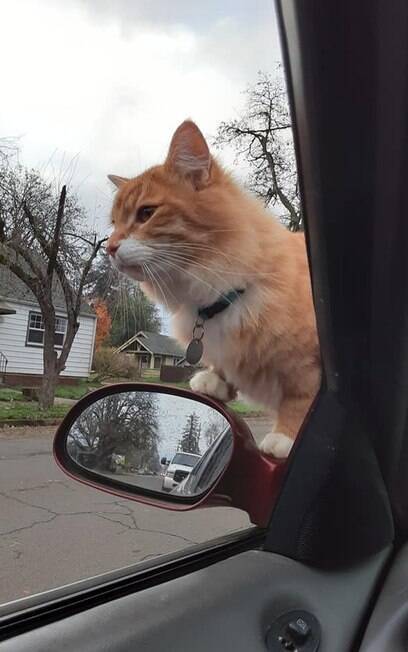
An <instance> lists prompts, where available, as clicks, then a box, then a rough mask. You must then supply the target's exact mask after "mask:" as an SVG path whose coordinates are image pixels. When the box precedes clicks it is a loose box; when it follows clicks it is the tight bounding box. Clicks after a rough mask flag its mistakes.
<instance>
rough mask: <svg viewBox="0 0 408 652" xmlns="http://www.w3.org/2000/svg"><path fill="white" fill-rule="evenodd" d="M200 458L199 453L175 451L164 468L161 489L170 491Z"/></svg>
mask: <svg viewBox="0 0 408 652" xmlns="http://www.w3.org/2000/svg"><path fill="white" fill-rule="evenodd" d="M200 458H201V455H195V454H194V453H183V452H178V453H176V454H175V455H174V457H173V458H172V460H171V462H170V464H169V465H168V467H167V469H166V472H165V475H164V478H163V484H162V489H163V491H172V489H174V488H175V487H177V485H178V484H180V482H182V481H183V480H184V479H185V478H187V476H188V475H189V474H190V472H191V471H192V469H193V468H194V466H195V465H196V464H197V462H198V461H199V459H200Z"/></svg>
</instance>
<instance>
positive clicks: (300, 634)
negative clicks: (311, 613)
mask: <svg viewBox="0 0 408 652" xmlns="http://www.w3.org/2000/svg"><path fill="white" fill-rule="evenodd" d="M286 631H287V633H288V634H289V636H290V638H291V639H292V641H293V642H294V643H297V644H298V645H299V644H300V645H301V644H302V643H304V642H305V641H306V639H307V637H308V636H309V634H310V626H309V625H308V624H307V622H306V621H305V620H303V618H297V619H296V620H292V621H291V622H290V623H288V626H287V628H286Z"/></svg>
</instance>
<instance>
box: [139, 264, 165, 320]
mask: <svg viewBox="0 0 408 652" xmlns="http://www.w3.org/2000/svg"><path fill="white" fill-rule="evenodd" d="M150 264H152V261H150ZM142 269H143V270H144V271H145V272H147V275H148V277H149V279H150V282H151V283H152V284H153V286H154V285H156V286H157V288H158V290H159V292H160V294H161V295H162V297H163V301H164V304H165V306H166V307H167V311H168V312H169V313H170V306H169V304H168V301H167V297H166V295H165V293H164V291H163V288H162V286H161V284H160V281H159V280H158V279H157V276H156V274H155V273H154V272H153V270H152V268H151V267H150V266H149V265H148V264H147V263H144V264H143V265H142Z"/></svg>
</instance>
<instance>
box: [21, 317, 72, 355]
mask: <svg viewBox="0 0 408 652" xmlns="http://www.w3.org/2000/svg"><path fill="white" fill-rule="evenodd" d="M66 332H67V320H66V319H65V317H56V318H55V334H54V345H55V346H56V347H58V348H60V347H62V345H63V344H64V338H65V333H66ZM27 345H30V346H43V345H44V320H43V318H42V314H41V313H40V312H30V314H29V316H28V329H27Z"/></svg>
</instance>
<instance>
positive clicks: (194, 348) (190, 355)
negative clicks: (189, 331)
mask: <svg viewBox="0 0 408 652" xmlns="http://www.w3.org/2000/svg"><path fill="white" fill-rule="evenodd" d="M203 348H204V347H203V343H202V341H201V340H196V339H194V340H191V342H190V344H189V345H188V347H187V350H186V360H187V362H188V363H189V364H191V365H194V364H197V363H198V362H200V360H201V357H202V355H203Z"/></svg>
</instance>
